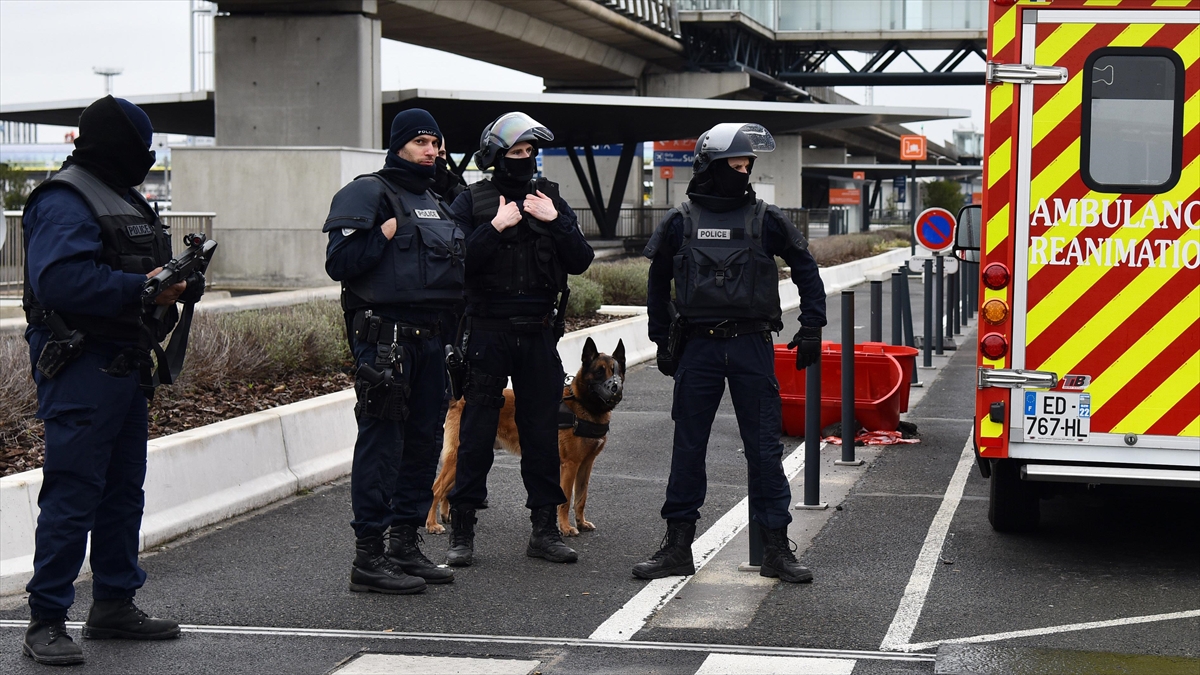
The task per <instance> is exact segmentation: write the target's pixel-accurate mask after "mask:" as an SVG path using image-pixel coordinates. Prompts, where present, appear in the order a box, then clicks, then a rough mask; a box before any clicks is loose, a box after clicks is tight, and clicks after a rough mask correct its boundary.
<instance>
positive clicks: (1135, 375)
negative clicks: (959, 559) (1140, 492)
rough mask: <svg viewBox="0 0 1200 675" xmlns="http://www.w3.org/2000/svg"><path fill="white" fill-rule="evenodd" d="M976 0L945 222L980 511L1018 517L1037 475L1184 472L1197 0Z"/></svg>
mask: <svg viewBox="0 0 1200 675" xmlns="http://www.w3.org/2000/svg"><path fill="white" fill-rule="evenodd" d="M989 4H990V12H991V21H990V25H991V29H990V31H989V35H988V67H987V74H988V77H987V80H988V84H987V108H986V113H985V115H986V120H985V121H986V125H987V130H986V136H985V147H986V151H985V155H986V159H985V164H984V174H983V175H984V193H983V205H982V209H981V210H980V209H979V207H975V210H974V211H966V210H964V214H963V221H964V222H963V224H962V225H961V226H960V227H961V228H962V230H961V231H960V239H959V241H960V243H963V242H965V243H966V246H967V247H971V248H973V247H974V246H977V247H978V249H979V252H978V260H979V263H980V265H979V269H980V277H981V279H980V280H981V283H980V289H981V290H980V298H979V300H980V322H979V352H978V366H979V369H978V389H977V392H978V393H977V397H976V410H975V442H976V448H977V452H978V457H979V460H980V462H979V463H980V469H981V470H982V472H983V474H984V476H985V477H989V478H990V480H991V505H990V508H989V518H990V520H991V522H992V525H993V527H994V528H996V529H998V530H1021V529H1029V528H1032V527H1034V526H1036V524H1037V520H1038V500H1039V497H1040V496H1044V495H1046V494H1049V493H1051V492H1052V490H1051V489H1050V488H1053V487H1054V486H1055V484H1062V483H1088V484H1106V483H1132V484H1144V485H1180V486H1192V487H1197V486H1200V63H1198V61H1200V0H1016V1H1014V0H991V2H990V3H989ZM972 225H974V227H972ZM972 231H973V232H974V234H972ZM969 239H974V241H973V242H972V241H968V240H969ZM972 244H974V246H972Z"/></svg>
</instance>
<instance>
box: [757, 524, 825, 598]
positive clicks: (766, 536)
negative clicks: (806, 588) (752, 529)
mask: <svg viewBox="0 0 1200 675" xmlns="http://www.w3.org/2000/svg"><path fill="white" fill-rule="evenodd" d="M758 527H759V528H761V530H762V538H763V561H762V566H761V567H759V568H758V574H759V576H764V577H779V579H780V581H786V582H788V583H792V584H802V583H807V582H809V581H812V572H810V571H809V570H808V568H807V567H801V566H800V563H799V562H797V561H796V554H795V553H793V550H794V549H793V548H792V542H791V540H790V539H788V536H787V526H784V527H781V528H779V529H778V530H768V529H767V528H766V526H764V525H759V526H758Z"/></svg>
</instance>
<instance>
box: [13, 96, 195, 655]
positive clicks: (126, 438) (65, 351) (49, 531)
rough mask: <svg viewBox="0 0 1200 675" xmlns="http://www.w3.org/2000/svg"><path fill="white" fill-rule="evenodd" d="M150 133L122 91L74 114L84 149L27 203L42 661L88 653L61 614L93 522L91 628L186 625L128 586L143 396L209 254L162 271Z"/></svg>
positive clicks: (126, 635)
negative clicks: (150, 177) (39, 445)
mask: <svg viewBox="0 0 1200 675" xmlns="http://www.w3.org/2000/svg"><path fill="white" fill-rule="evenodd" d="M152 135H153V129H152V127H151V124H150V119H149V117H147V116H146V114H145V112H143V111H142V110H141V109H140V108H138V107H137V106H136V105H134V104H132V103H130V102H128V101H125V100H123V99H117V98H113V97H112V96H106V97H104V98H102V99H100V100H98V101H96V102H94V103H92V104H91V105H90V106H88V107H87V108H86V109H85V110H84V111H83V114H82V115H81V116H80V118H79V137H78V138H77V139H76V140H75V151H74V152H73V153H72V154H71V156H70V157H68V158H67V160H66V161H65V162H64V163H63V167H62V170H61V171H59V173H58V174H56V175H55V176H54V177H53V178H51V179H49V180H47V181H45V182H44V183H42V184H41V185H40V186H38V188H37V189H36V190H34V191H33V194H31V195H30V197H29V201H28V204H27V206H26V208H25V215H24V219H23V226H24V234H25V255H26V265H25V286H24V297H23V301H22V305H23V307H24V309H25V316H26V320H27V321H28V323H29V328H28V329H27V330H26V332H25V339H26V340H27V341H28V342H29V355H30V365H31V366H32V371H33V378H34V380H35V382H36V383H37V396H38V412H37V417H38V418H39V419H41V420H43V421H44V422H45V438H46V450H45V464H44V466H43V469H42V489H41V493H40V494H39V495H38V506H39V508H40V514H39V515H38V522H37V534H36V548H35V552H34V559H33V578H32V579H30V581H29V584H28V585H27V586H26V588H25V590H26V591H28V592H29V608H30V614H31V620H30V622H29V627H28V629H27V631H26V633H25V637H24V641H23V644H22V650H23V651H24V653H25V654H26V655H27V656H29V657H31V658H33V659H34V660H35V661H37V662H38V663H44V664H54V665H66V664H74V663H82V662H83V651H82V649H81V648H80V647H79V645H77V644H75V643H74V642H73V641H72V639H71V637H70V635H68V634H67V631H66V627H65V625H64V622H65V621H66V619H67V612H68V611H69V610H70V608H71V605H72V604H73V602H74V600H75V586H74V582H75V579H76V577H77V576H78V575H79V570H80V567H81V566H82V564H83V558H84V551H85V549H86V546H87V538H88V533H89V531H90V532H91V535H92V538H91V544H92V548H91V568H92V607H91V610H90V611H89V612H88V615H87V620H86V622H85V623H84V625H83V637H84V638H86V639H130V640H162V639H169V638H175V637H178V636H179V624H177V623H176V622H174V621H168V620H165V619H155V618H151V617H149V616H147V615H146V613H145V612H143V611H142V610H141V609H139V608H138V606H137V605H135V604H134V602H133V598H134V594H135V593H136V592H137V590H138V589H139V588H141V587H142V584H143V583H145V581H146V573H145V572H144V571H142V569H141V567H139V566H138V530H139V529H140V527H141V520H142V507H143V503H144V493H143V491H142V484H143V482H144V480H145V477H146V442H147V438H148V435H149V434H148V427H147V400H148V398H149V397H150V396H152V395H153V390H154V386H155V385H156V384H158V383H159V382H160V381H167V382H169V381H170V380H171V376H172V375H173V374H177V371H178V366H179V365H180V364H181V363H182V344H180V345H178V346H177V347H176V348H175V349H174V350H172V349H171V348H168V351H171V352H172V357H175V358H168V357H167V355H166V354H165V353H164V352H163V350H162V348H161V347H160V344H159V343H160V342H162V340H163V339H165V337H166V336H167V334H168V333H169V332H170V331H171V329H172V328H173V327H174V326H175V324H176V321H177V320H178V316H179V315H178V313H177V312H176V310H175V303H176V302H177V301H181V302H185V303H188V305H189V308H188V309H187V310H185V314H186V316H189V317H190V305H191V304H194V303H195V302H196V301H198V300H199V299H200V295H201V294H202V293H203V292H204V276H203V274H202V271H203V265H197V266H195V267H194V268H189V269H190V275H189V276H187V277H186V278H185V279H184V280H179V278H178V275H171V274H169V273H168V274H166V275H161V276H160V273H161V272H163V267H164V266H167V267H168V268H169V269H173V268H174V267H177V265H168V263H169V261H171V240H170V237H169V235H168V233H167V231H166V229H165V228H164V227H163V225H162V223H161V222H160V221H159V219H158V216H157V215H156V214H155V212H154V209H152V208H151V207H150V205H149V204H148V203H147V202H146V200H145V199H144V198H143V197H142V195H141V194H139V193H138V192H137V190H136V189H135V188H136V187H137V186H139V185H141V184H142V183H143V182H144V181H145V179H146V175H147V174H148V172H149V171H150V168H151V167H152V166H153V165H154V160H155V153H154V152H153V151H151V150H150V145H151V140H152ZM210 243H211V242H210ZM211 253H212V251H211V247H210V248H209V249H208V252H207V254H208V255H211ZM150 277H158V278H157V282H156V283H153V284H152V283H150V282H149V281H148V278H150ZM180 333H186V326H183V325H181V326H180V329H179V330H177V331H176V334H177V335H179V334H180ZM173 342H174V338H173ZM152 350H153V351H154V352H155V353H156V354H157V355H158V356H159V360H158V365H159V367H158V369H157V371H155V370H154V365H153V363H154V362H153V361H152V360H151V356H150V354H151V351H152ZM168 361H171V362H172V363H168ZM170 366H173V367H170ZM172 371H174V372H172Z"/></svg>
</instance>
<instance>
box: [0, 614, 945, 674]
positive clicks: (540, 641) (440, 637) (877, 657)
mask: <svg viewBox="0 0 1200 675" xmlns="http://www.w3.org/2000/svg"><path fill="white" fill-rule="evenodd" d="M66 624H67V628H70V629H72V630H79V629H80V628H82V627H83V622H82V621H68V622H66ZM28 626H29V622H28V621H19V620H14V619H2V620H0V629H3V628H11V629H16V630H25V628H26V627H28ZM180 627H181V628H182V629H183V632H184V633H188V634H207V635H266V636H271V637H299V638H325V639H335V640H400V641H404V640H408V641H414V642H417V641H424V642H464V643H475V644H506V645H529V646H542V647H544V646H551V647H587V648H600V649H627V650H628V649H632V650H645V651H659V652H710V653H721V654H747V655H760V656H811V657H825V658H833V659H859V660H871V661H898V662H907V663H932V662H933V660H934V655H933V654H905V653H900V652H876V651H859V650H852V649H813V648H808V647H760V646H754V645H727V644H705V643H698V642H633V641H629V640H618V641H609V642H605V641H599V640H592V639H589V638H570V637H541V636H530V635H470V634H458V633H402V632H392V631H374V630H343V629H336V628H275V627H271V626H208V625H195V624H184V625H182V626H180Z"/></svg>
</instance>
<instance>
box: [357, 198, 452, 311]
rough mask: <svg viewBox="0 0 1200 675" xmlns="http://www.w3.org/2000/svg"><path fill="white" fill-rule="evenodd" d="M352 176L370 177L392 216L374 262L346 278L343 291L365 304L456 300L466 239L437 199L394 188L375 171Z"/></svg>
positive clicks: (449, 302)
mask: <svg viewBox="0 0 1200 675" xmlns="http://www.w3.org/2000/svg"><path fill="white" fill-rule="evenodd" d="M358 178H364V179H374V180H375V181H377V182H378V183H380V184H381V185H382V186H383V192H384V195H385V196H386V197H387V200H388V203H389V204H391V207H392V211H393V213H394V215H395V218H396V234H395V236H393V237H392V240H391V241H390V242H388V245H387V246H385V247H384V249H383V257H381V258H380V259H379V264H377V265H376V266H375V267H374V268H373V269H372V270H371V271H370V272H367V273H366V274H362V275H360V276H357V277H355V278H353V279H349V280H347V281H346V282H345V286H346V289H347V290H349V291H350V292H351V293H353V294H354V295H355V296H358V299H360V300H361V302H362V303H363V304H367V305H426V306H434V307H451V306H454V305H456V304H460V303H462V300H463V259H464V257H465V255H466V250H467V247H466V240H465V237H464V236H463V233H462V230H460V229H459V228H458V226H457V225H455V224H454V221H452V220H450V218H449V217H447V216H446V214H445V212H444V210H443V209H442V207H441V204H440V202H439V201H438V199H437V197H436V196H434V194H433V193H432V192H429V191H428V190H426V191H425V192H423V193H421V194H414V193H412V192H409V191H408V190H396V189H394V188H393V187H392V186H391V185H390V184H389V183H388V182H387V181H386V180H384V179H382V178H380V177H379V176H376V175H375V174H367V175H365V176H359V177H358ZM356 180H357V179H356ZM352 304H359V303H352ZM347 308H348V309H356V308H355V307H347Z"/></svg>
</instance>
